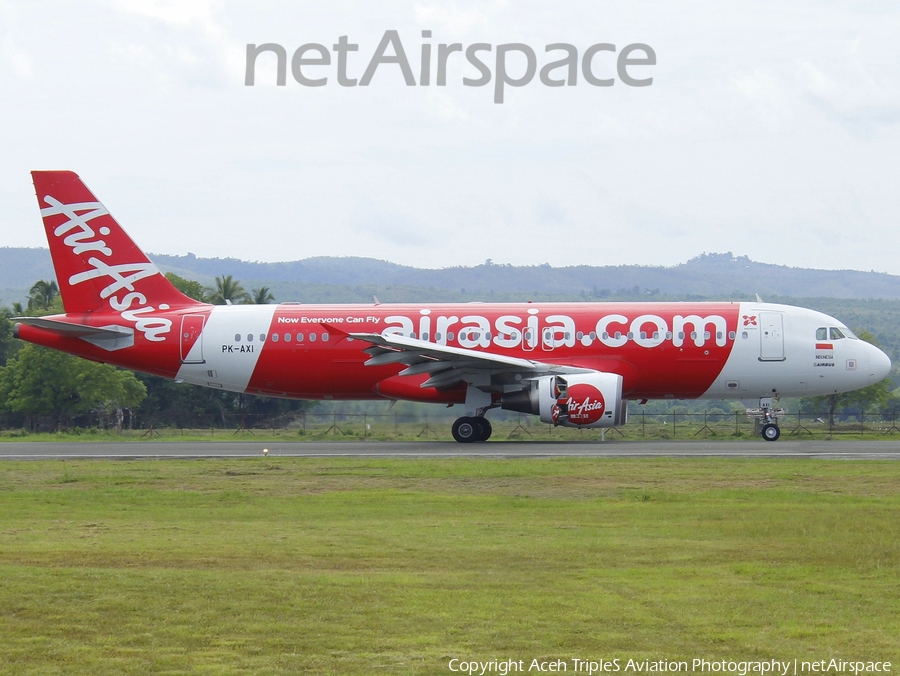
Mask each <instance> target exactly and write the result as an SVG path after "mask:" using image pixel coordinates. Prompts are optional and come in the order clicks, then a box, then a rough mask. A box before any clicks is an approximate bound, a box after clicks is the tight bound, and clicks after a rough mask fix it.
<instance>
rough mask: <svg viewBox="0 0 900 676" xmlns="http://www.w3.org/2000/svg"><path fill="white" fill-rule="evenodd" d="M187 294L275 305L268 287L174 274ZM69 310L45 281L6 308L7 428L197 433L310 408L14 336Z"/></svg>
mask: <svg viewBox="0 0 900 676" xmlns="http://www.w3.org/2000/svg"><path fill="white" fill-rule="evenodd" d="M166 277H167V278H168V279H169V281H170V282H172V284H173V285H174V286H175V287H176V288H177V289H178V290H179V291H181V292H182V293H184V294H185V295H187V296H189V297H191V298H194V299H196V300H200V301H203V302H207V303H213V304H218V305H225V304H241V303H270V302H272V301H274V300H275V298H274V296H273V295H272V293H271V291H270V290H269V288H268V287H265V286H263V287H260V288H258V289H252V290H251V291H250V292H247V291H246V290H245V289H244V288H243V286H242V285H241V283H240V281H238V280H235V279H233V277H232V276H231V275H223V276H222V277H216V278H215V286H213V287H204V286H202V285H201V284H200V283H199V282H196V281H193V280H188V279H184V278H182V277H179V276H178V275H175V274H172V273H168V274H167V275H166ZM62 312H63V306H62V299H61V298H60V295H59V288H58V286H57V284H56V282H55V281H47V280H39V281H38V282H35V284H34V285H33V286H32V287H31V289H30V290H29V294H28V301H27V303H25V304H23V303H20V302H17V303H13V304H12V305H11V306H10V307H2V308H0V427H3V428H27V429H30V430H33V431H35V430H47V429H62V428H70V427H91V426H98V427H101V428H115V429H120V430H121V429H122V428H124V427H142V428H146V427H149V426H158V427H180V428H196V427H204V426H208V425H210V424H217V425H221V426H223V427H226V426H232V425H234V424H235V421H240V420H242V419H243V418H245V417H246V418H249V419H251V420H254V421H259V420H266V419H268V420H274V419H277V418H278V417H279V416H283V415H286V414H290V413H292V412H296V411H299V410H301V409H303V408H304V407H305V406H308V404H307V403H306V402H302V401H292V400H285V399H273V398H270V397H257V396H254V395H249V394H243V395H242V394H237V393H233V392H223V391H221V390H213V389H207V388H202V387H196V386H193V385H188V384H185V383H175V382H173V381H171V380H167V379H165V378H160V377H158V376H152V375H147V374H143V373H134V372H132V371H127V370H124V369H119V368H116V367H114V366H110V365H109V364H99V363H97V362H93V361H90V360H87V359H81V358H79V357H74V356H72V355H68V354H65V353H62V352H58V351H56V350H50V349H47V348H43V347H39V346H37V345H32V344H30V343H24V342H23V341H20V340H16V339H15V338H14V337H13V326H14V324H15V322H14V321H13V318H14V317H22V316H31V317H37V316H42V315H50V314H61V313H62Z"/></svg>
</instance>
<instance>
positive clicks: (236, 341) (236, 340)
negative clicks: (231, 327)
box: [234, 333, 241, 343]
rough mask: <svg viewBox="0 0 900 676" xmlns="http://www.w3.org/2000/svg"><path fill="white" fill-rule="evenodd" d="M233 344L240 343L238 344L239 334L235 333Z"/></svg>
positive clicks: (239, 340)
mask: <svg viewBox="0 0 900 676" xmlns="http://www.w3.org/2000/svg"><path fill="white" fill-rule="evenodd" d="M234 342H235V343H240V342H241V334H240V333H235V334H234Z"/></svg>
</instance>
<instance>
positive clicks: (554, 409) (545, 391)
mask: <svg viewBox="0 0 900 676" xmlns="http://www.w3.org/2000/svg"><path fill="white" fill-rule="evenodd" d="M500 406H501V408H503V409H506V410H510V411H519V412H520V413H532V414H534V415H539V416H540V417H541V421H542V422H545V423H552V424H553V425H564V426H565V427H616V426H618V425H624V424H625V413H626V402H624V401H622V376H620V375H618V374H616V373H579V374H573V375H566V376H541V377H540V378H536V379H534V380H532V381H531V387H530V388H528V389H523V390H518V391H516V392H506V393H504V394H503V397H502V398H501V400H500Z"/></svg>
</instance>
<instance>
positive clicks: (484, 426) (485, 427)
mask: <svg viewBox="0 0 900 676" xmlns="http://www.w3.org/2000/svg"><path fill="white" fill-rule="evenodd" d="M475 419H476V420H477V421H478V422H479V423H480V424H481V438H480V439H479V440H478V441H487V440H488V439H490V438H491V432H493V431H494V428H493V427H491V421H490V420H488V419H487V418H475Z"/></svg>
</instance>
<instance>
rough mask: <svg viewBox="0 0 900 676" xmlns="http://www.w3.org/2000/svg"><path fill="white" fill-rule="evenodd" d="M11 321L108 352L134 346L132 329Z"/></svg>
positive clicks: (41, 320) (30, 319)
mask: <svg viewBox="0 0 900 676" xmlns="http://www.w3.org/2000/svg"><path fill="white" fill-rule="evenodd" d="M13 321H15V322H17V323H19V324H27V325H28V326H34V327H35V328H38V329H43V330H44V331H50V332H51V333H55V334H57V335H60V336H64V337H66V338H81V339H82V340H84V341H87V342H88V343H91V344H92V345H96V346H97V347H101V348H103V349H104V350H109V351H110V352H112V351H113V350H121V349H122V348H123V347H131V346H132V345H134V329H131V328H126V327H124V326H116V325H114V324H113V325H109V326H88V325H87V324H76V323H74V322H64V321H60V320H58V319H50V318H48V317H13ZM16 337H18V330H16Z"/></svg>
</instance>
